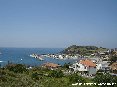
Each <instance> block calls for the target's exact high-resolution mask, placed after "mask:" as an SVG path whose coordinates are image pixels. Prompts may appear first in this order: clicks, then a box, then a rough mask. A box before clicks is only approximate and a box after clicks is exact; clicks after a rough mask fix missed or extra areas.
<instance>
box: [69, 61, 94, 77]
mask: <svg viewBox="0 0 117 87" xmlns="http://www.w3.org/2000/svg"><path fill="white" fill-rule="evenodd" d="M69 68H70V69H72V70H73V71H75V72H77V71H78V72H80V73H81V74H88V75H95V74H96V64H95V63H93V61H91V60H89V59H85V60H80V61H79V62H76V63H74V64H73V65H72V66H69Z"/></svg>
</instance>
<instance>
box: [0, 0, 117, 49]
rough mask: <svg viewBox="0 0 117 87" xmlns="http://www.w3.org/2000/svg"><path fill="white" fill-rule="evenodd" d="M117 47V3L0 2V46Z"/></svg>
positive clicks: (61, 0) (99, 0) (89, 0)
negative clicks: (74, 45)
mask: <svg viewBox="0 0 117 87" xmlns="http://www.w3.org/2000/svg"><path fill="white" fill-rule="evenodd" d="M73 44H76V45H95V46H102V47H107V48H114V47H117V0H0V47H41V48H43V47H45V48H46V47H47V48H64V47H67V46H70V45H73Z"/></svg>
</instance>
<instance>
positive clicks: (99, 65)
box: [96, 61, 110, 72]
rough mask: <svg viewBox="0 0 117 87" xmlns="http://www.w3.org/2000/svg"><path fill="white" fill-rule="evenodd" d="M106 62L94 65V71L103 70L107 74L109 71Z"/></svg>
mask: <svg viewBox="0 0 117 87" xmlns="http://www.w3.org/2000/svg"><path fill="white" fill-rule="evenodd" d="M109 64H110V63H108V61H101V62H98V63H97V64H96V69H97V71H98V70H103V71H105V72H108V71H109V70H110V67H109Z"/></svg>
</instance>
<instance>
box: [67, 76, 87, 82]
mask: <svg viewBox="0 0 117 87" xmlns="http://www.w3.org/2000/svg"><path fill="white" fill-rule="evenodd" d="M69 80H70V82H72V83H77V82H81V83H84V82H85V79H84V78H83V77H81V76H79V75H78V74H72V75H70V76H69Z"/></svg>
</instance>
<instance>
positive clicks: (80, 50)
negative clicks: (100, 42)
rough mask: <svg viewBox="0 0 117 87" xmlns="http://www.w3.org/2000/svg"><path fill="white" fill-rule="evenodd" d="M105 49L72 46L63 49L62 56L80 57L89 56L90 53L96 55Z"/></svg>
mask: <svg viewBox="0 0 117 87" xmlns="http://www.w3.org/2000/svg"><path fill="white" fill-rule="evenodd" d="M106 50H107V49H106V48H102V47H100V48H98V47H96V46H77V45H72V46H70V47H68V48H66V49H64V50H63V51H62V52H61V53H62V54H80V55H90V54H92V53H97V52H99V51H106Z"/></svg>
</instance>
